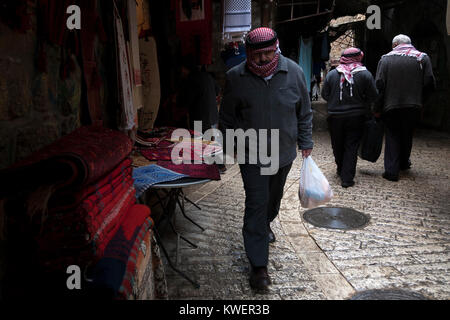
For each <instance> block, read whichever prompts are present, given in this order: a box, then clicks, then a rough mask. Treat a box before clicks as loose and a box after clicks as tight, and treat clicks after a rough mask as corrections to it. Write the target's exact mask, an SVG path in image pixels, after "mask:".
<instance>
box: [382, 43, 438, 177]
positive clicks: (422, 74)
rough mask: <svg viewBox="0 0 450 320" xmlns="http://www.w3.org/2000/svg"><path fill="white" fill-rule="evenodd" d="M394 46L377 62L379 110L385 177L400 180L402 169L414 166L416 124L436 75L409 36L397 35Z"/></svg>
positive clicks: (424, 54) (426, 58)
mask: <svg viewBox="0 0 450 320" xmlns="http://www.w3.org/2000/svg"><path fill="white" fill-rule="evenodd" d="M392 48H393V50H392V51H391V52H390V53H388V54H386V55H384V56H383V57H382V58H381V60H380V62H379V64H378V70H377V77H376V84H377V88H378V90H379V91H380V95H381V99H380V103H379V104H377V106H376V112H377V113H379V114H382V117H383V120H384V123H385V126H386V145H385V155H384V169H385V170H384V171H385V172H384V174H383V178H385V179H387V180H389V181H398V179H399V172H400V171H403V170H408V169H409V168H411V160H410V156H411V149H412V143H413V133H414V128H415V127H416V125H417V123H418V122H419V120H420V115H421V112H422V108H423V104H424V102H425V101H426V100H427V99H428V98H429V97H430V95H431V93H432V92H433V90H434V89H435V78H434V75H433V68H432V64H431V60H430V58H429V56H428V55H427V54H426V53H423V52H420V51H418V50H417V49H416V48H414V46H413V45H412V44H411V39H410V38H409V37H408V36H406V35H403V34H400V35H398V36H396V37H395V38H394V39H393V41H392Z"/></svg>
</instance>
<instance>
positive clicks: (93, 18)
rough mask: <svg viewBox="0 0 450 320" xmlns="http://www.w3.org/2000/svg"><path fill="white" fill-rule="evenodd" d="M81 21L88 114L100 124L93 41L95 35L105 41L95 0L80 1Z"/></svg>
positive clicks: (98, 79) (99, 84) (96, 67)
mask: <svg viewBox="0 0 450 320" xmlns="http://www.w3.org/2000/svg"><path fill="white" fill-rule="evenodd" d="M80 4H81V12H83V14H82V15H81V23H82V25H83V28H81V30H80V36H81V39H80V40H81V41H80V42H81V54H82V57H83V71H84V72H83V75H84V79H85V82H86V89H87V99H88V109H89V115H90V118H91V121H92V123H94V124H95V123H99V124H101V121H102V118H103V114H102V108H101V97H100V92H101V89H102V86H103V84H102V80H101V76H100V73H99V70H98V66H97V57H96V55H95V43H96V40H97V35H98V38H99V40H101V41H102V42H106V40H107V38H106V33H105V31H104V29H103V26H102V22H101V19H100V16H99V15H98V13H97V5H96V1H91V0H82V1H81V3H80Z"/></svg>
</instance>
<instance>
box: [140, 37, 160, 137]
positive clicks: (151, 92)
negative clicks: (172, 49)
mask: <svg viewBox="0 0 450 320" xmlns="http://www.w3.org/2000/svg"><path fill="white" fill-rule="evenodd" d="M139 49H140V58H141V59H140V61H141V70H142V89H143V90H142V91H143V108H142V109H140V110H139V129H140V130H144V131H145V130H150V129H152V128H153V125H154V123H155V120H156V116H157V115H158V109H159V104H160V100H161V84H160V79H159V66H158V52H157V48H156V41H155V38H154V37H147V38H145V39H140V40H139Z"/></svg>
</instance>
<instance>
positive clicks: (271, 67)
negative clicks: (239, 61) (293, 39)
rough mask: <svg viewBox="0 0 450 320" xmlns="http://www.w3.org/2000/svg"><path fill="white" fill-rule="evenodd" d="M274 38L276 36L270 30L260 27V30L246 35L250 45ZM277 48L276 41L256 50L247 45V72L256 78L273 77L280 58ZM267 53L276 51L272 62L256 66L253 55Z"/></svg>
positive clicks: (277, 43) (277, 42)
mask: <svg viewBox="0 0 450 320" xmlns="http://www.w3.org/2000/svg"><path fill="white" fill-rule="evenodd" d="M274 37H276V34H275V32H274V31H273V30H272V29H270V28H264V27H262V28H257V29H254V30H252V31H251V32H249V34H248V35H247V41H250V42H251V43H252V44H257V43H261V42H265V41H269V40H272V39H273V38H274ZM278 48H279V41H278V39H277V40H276V41H275V43H274V44H272V45H269V46H267V47H263V48H258V49H254V48H250V47H249V46H248V45H247V47H246V50H247V67H248V68H249V70H250V71H251V72H252V73H254V74H256V75H257V76H260V77H262V78H266V77H269V76H271V75H273V74H274V73H275V70H276V69H277V67H278V61H279V58H280V54H279V52H278ZM267 51H277V53H276V54H275V57H274V58H273V60H272V61H270V62H269V63H267V64H265V65H262V66H260V65H258V64H257V63H256V62H255V61H254V55H255V54H257V53H260V52H267Z"/></svg>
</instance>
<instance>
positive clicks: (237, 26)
mask: <svg viewBox="0 0 450 320" xmlns="http://www.w3.org/2000/svg"><path fill="white" fill-rule="evenodd" d="M223 8H224V10H223V32H224V33H233V32H248V31H250V30H251V28H252V1H251V0H224V3H223Z"/></svg>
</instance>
